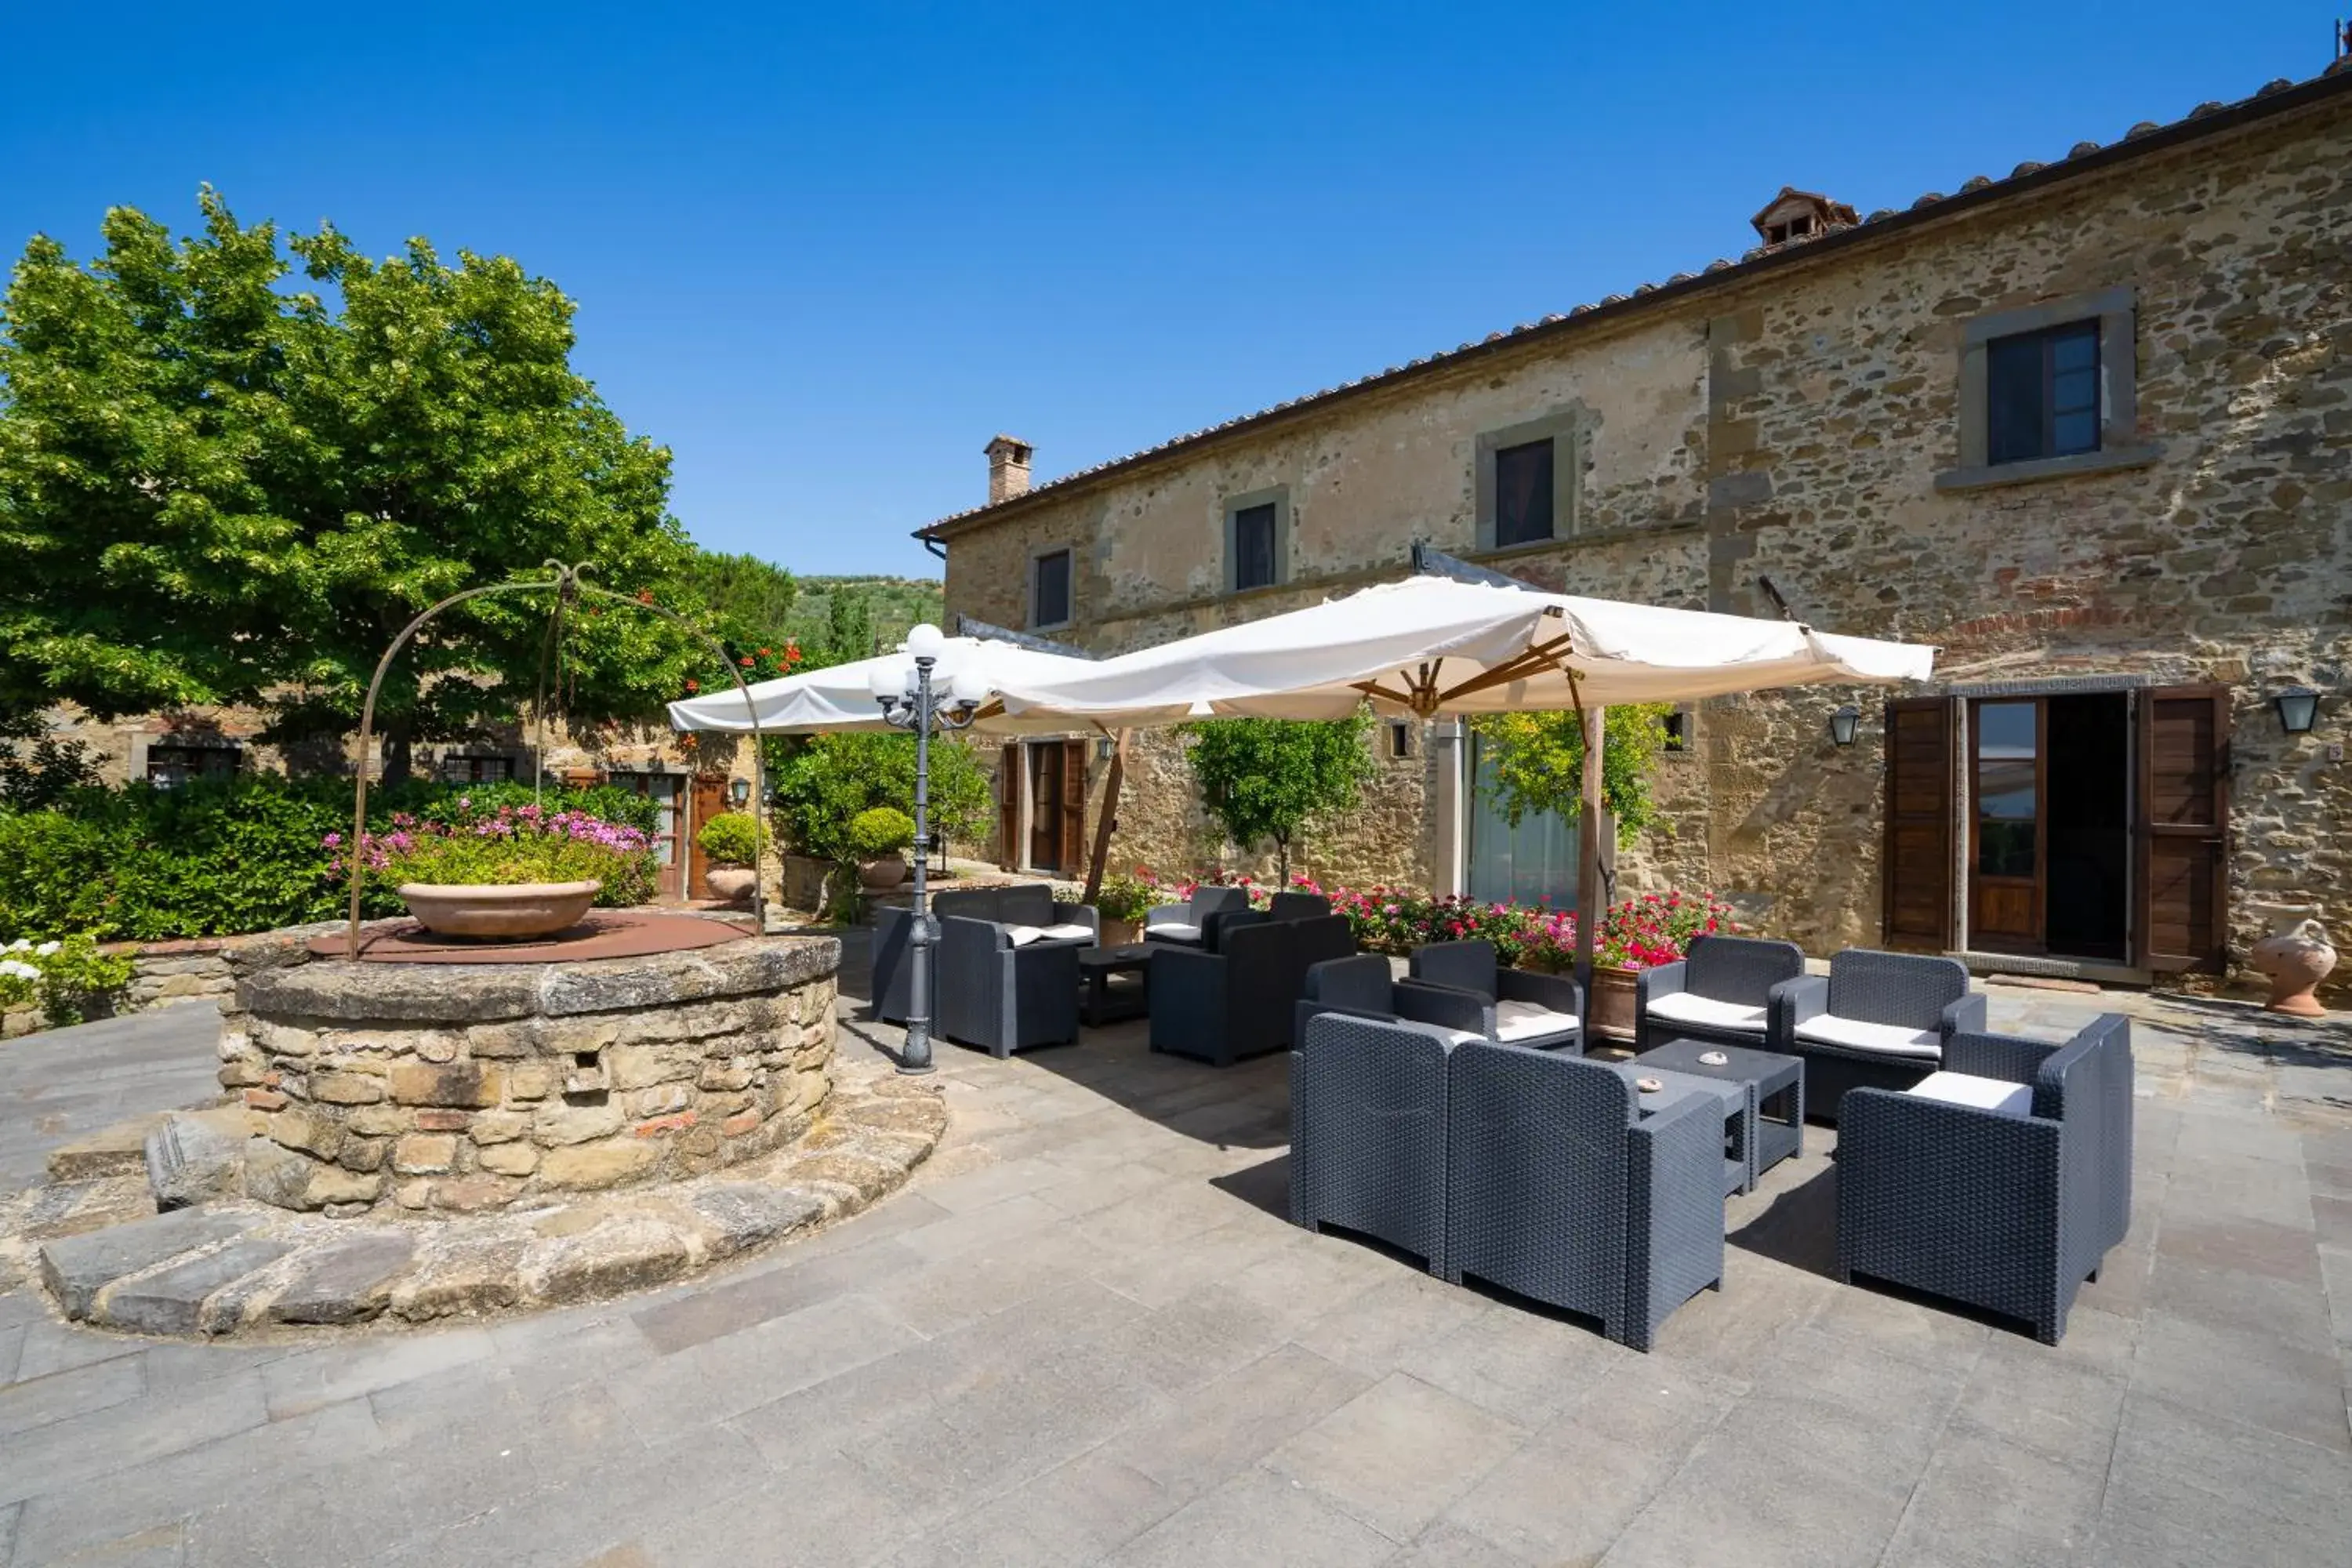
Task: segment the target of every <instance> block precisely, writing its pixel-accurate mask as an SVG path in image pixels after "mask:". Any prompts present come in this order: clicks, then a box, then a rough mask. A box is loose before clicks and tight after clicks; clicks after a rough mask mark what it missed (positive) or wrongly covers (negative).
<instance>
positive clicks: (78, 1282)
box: [41, 1209, 261, 1318]
mask: <svg viewBox="0 0 2352 1568" xmlns="http://www.w3.org/2000/svg"><path fill="white" fill-rule="evenodd" d="M260 1223H261V1219H260V1216H259V1215H242V1214H215V1213H209V1212H207V1211H205V1210H202V1209H182V1210H180V1211H178V1212H177V1213H175V1214H164V1215H156V1216H155V1217H154V1218H152V1219H142V1220H135V1221H133V1222H132V1223H131V1224H129V1225H118V1226H110V1227H109V1228H107V1229H105V1230H95V1231H91V1232H89V1234H87V1235H84V1236H72V1237H65V1238H63V1239H62V1240H58V1241H47V1242H43V1243H42V1244H41V1282H42V1283H43V1284H44V1285H46V1286H47V1287H48V1291H49V1294H50V1295H51V1296H52V1297H54V1298H56V1300H57V1303H58V1306H59V1307H61V1308H63V1309H64V1310H65V1314H66V1316H67V1317H68V1318H82V1317H86V1316H88V1315H89V1309H90V1304H91V1303H92V1302H93V1301H95V1300H97V1298H98V1293H99V1292H100V1290H103V1289H105V1288H106V1287H107V1286H109V1285H111V1284H113V1283H114V1282H115V1281H116V1280H117V1279H122V1278H124V1277H125V1276H127V1275H132V1274H141V1273H144V1272H145V1271H146V1270H148V1269H150V1268H154V1267H155V1266H156V1265H158V1264H161V1263H164V1262H168V1261H169V1260H170V1259H172V1258H177V1257H178V1256H179V1255H180V1254H182V1253H184V1252H189V1251H193V1250H194V1249H195V1248H196V1247H204V1246H207V1245H209V1244H211V1243H213V1242H216V1241H225V1240H226V1239H228V1238H229V1237H233V1236H240V1235H243V1234H244V1233H245V1232H247V1231H249V1230H251V1229H252V1228H253V1227H254V1226H257V1225H258V1224H260Z"/></svg>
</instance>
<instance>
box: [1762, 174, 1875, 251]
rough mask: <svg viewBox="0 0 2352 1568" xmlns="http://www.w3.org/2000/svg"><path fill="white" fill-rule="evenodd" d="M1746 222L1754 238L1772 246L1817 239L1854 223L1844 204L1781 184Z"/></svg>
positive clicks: (1851, 211) (1851, 208)
mask: <svg viewBox="0 0 2352 1568" xmlns="http://www.w3.org/2000/svg"><path fill="white" fill-rule="evenodd" d="M1855 221H1856V220H1855V217H1854V212H1853V207H1852V206H1850V205H1847V204H1846V203H1844V202H1833V201H1832V200H1830V198H1829V197H1827V196H1825V195H1822V194H1821V192H1819V191H1801V190H1799V189H1797V187H1796V186H1794V185H1782V186H1781V187H1780V195H1777V196H1774V197H1773V198H1772V199H1771V200H1770V201H1769V202H1768V203H1766V204H1765V206H1764V210H1763V211H1762V212H1760V213H1758V214H1757V215H1756V216H1754V217H1752V218H1749V219H1748V222H1749V223H1751V224H1753V225H1755V226H1756V233H1757V235H1758V236H1759V237H1760V238H1761V239H1762V240H1763V241H1764V243H1765V244H1766V245H1767V246H1775V245H1788V244H1791V243H1793V242H1794V241H1797V240H1801V239H1818V238H1820V237H1822V235H1825V234H1828V233H1830V232H1832V230H1835V229H1840V228H1847V227H1851V226H1853V223H1854V222H1855Z"/></svg>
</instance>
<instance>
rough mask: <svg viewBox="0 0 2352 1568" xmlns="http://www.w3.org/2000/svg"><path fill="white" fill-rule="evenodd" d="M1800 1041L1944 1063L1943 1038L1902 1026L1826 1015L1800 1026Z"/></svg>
mask: <svg viewBox="0 0 2352 1568" xmlns="http://www.w3.org/2000/svg"><path fill="white" fill-rule="evenodd" d="M1797 1038H1799V1039H1801V1040H1811V1042H1812V1043H1813V1044H1815V1045H1817V1046H1836V1047H1839V1048H1840V1049H1842V1050H1849V1051H1875V1052H1877V1053H1878V1054H1879V1055H1880V1056H1883V1057H1908V1058H1914V1059H1916V1060H1918V1061H1927V1062H1938V1061H1942V1060H1943V1059H1944V1038H1943V1037H1942V1036H1941V1035H1938V1034H1937V1033H1936V1031H1935V1030H1933V1029H1906V1028H1905V1027H1904V1026H1902V1025H1900V1024H1865V1023H1864V1022H1863V1021H1862V1020H1861V1019H1859V1018H1841V1017H1839V1016H1836V1015H1835V1014H1833V1013H1824V1014H1822V1016H1820V1017H1818V1018H1808V1019H1806V1020H1805V1021H1804V1022H1803V1023H1801V1024H1800V1025H1798V1026H1797Z"/></svg>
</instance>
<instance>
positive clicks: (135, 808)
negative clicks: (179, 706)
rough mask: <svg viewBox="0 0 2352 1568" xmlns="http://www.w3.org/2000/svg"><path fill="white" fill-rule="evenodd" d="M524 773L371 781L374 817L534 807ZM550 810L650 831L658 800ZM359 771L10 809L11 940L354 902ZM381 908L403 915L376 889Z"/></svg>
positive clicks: (387, 822)
mask: <svg viewBox="0 0 2352 1568" xmlns="http://www.w3.org/2000/svg"><path fill="white" fill-rule="evenodd" d="M530 798H531V792H530V785H528V784H423V783H417V784H406V785H403V786H400V787H397V788H391V789H371V790H370V791H369V792H368V826H369V827H370V828H371V829H372V830H374V831H383V830H385V829H387V828H388V827H390V826H391V824H392V817H393V815H394V813H395V812H404V813H407V814H409V815H411V816H417V817H421V818H425V819H426V820H435V821H446V820H448V819H449V818H450V817H451V816H454V815H456V814H457V810H458V805H457V803H458V802H459V801H460V800H468V799H469V800H471V801H472V803H473V805H475V807H476V808H480V807H482V806H484V805H488V806H493V807H495V806H497V805H502V804H509V803H511V804H514V805H527V804H529V802H530ZM542 800H543V802H544V804H545V805H547V806H548V807H549V808H550V809H551V810H579V811H585V812H589V813H591V814H593V815H594V816H601V817H604V819H605V820H607V821H611V822H622V823H627V824H628V825H630V826H635V827H641V828H644V829H646V831H648V832H650V831H652V830H653V828H654V827H655V826H656V816H657V812H658V808H657V807H656V805H655V804H654V803H653V802H652V801H650V800H647V799H646V798H645V797H643V796H641V795H635V794H633V793H631V792H629V791H627V790H622V789H615V788H613V787H611V786H609V785H599V786H597V787H596V788H593V789H583V790H572V789H549V790H548V791H546V792H545V794H544V795H543V796H542ZM351 826H352V781H351V780H349V779H332V778H327V779H284V778H280V777H278V776H277V775H275V774H270V773H252V774H244V775H240V776H238V777H236V778H233V779H221V780H192V781H190V782H189V783H187V784H183V785H181V786H180V787H178V788H176V789H168V790H161V789H156V788H154V787H152V785H149V784H131V785H129V786H128V787H126V788H122V789H78V790H74V791H71V792H69V793H68V795H65V796H64V798H62V799H61V800H60V801H59V802H58V804H57V805H55V806H52V807H50V808H48V809H46V810H41V811H25V812H0V941H9V940H14V939H16V938H18V937H31V938H34V939H35V940H40V939H44V938H48V937H62V936H67V935H69V934H72V933H74V932H79V931H87V932H89V934H90V935H92V936H95V937H97V938H98V939H99V940H100V941H101V942H111V941H132V942H158V941H162V940H164V939H166V938H171V937H204V936H232V935H237V934H240V933H243V932H246V931H271V930H274V929H276V928H278V927H279V926H289V925H299V924H302V923H304V922H306V921H323V920H332V919H334V918H335V917H336V916H337V915H339V914H341V913H342V911H343V910H344V908H345V902H344V900H346V899H347V898H348V896H349V895H348V894H347V893H346V892H345V891H344V890H343V888H342V886H341V883H340V882H335V881H332V880H331V879H329V877H328V875H327V860H328V852H327V851H326V850H324V849H322V848H321V847H320V839H321V838H323V837H325V836H326V835H328V834H330V833H336V832H341V833H342V834H345V835H347V836H348V835H349V834H350V832H351ZM364 908H365V909H366V910H367V911H368V912H369V913H370V914H376V915H392V914H398V913H399V912H400V906H399V903H398V900H395V899H394V898H393V897H392V895H391V894H390V893H389V892H382V891H371V892H370V894H369V895H368V900H367V902H366V904H365V905H364Z"/></svg>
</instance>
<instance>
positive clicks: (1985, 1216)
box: [1837, 1013, 2132, 1345]
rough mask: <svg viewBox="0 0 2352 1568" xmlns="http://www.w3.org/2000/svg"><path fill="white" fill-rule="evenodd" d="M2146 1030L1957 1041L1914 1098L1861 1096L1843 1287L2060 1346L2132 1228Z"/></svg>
mask: <svg viewBox="0 0 2352 1568" xmlns="http://www.w3.org/2000/svg"><path fill="white" fill-rule="evenodd" d="M2131 1184H2132V1054H2131V1024H2130V1021H2129V1020H2128V1019H2126V1017H2124V1016H2122V1015H2121V1014H2118V1013H2108V1014H2103V1015H2102V1016H2099V1017H2098V1018H2097V1019H2095V1020H2094V1021H2093V1022H2092V1023H2091V1025H2090V1026H2088V1027H2087V1028H2085V1029H2084V1030H2083V1031H2082V1032H2081V1033H2080V1034H2078V1035H2076V1036H2075V1037H2074V1038H2073V1039H2071V1040H2069V1041H2067V1042H2066V1043H2064V1044H2063V1045H2050V1044H2047V1043H2045V1042H2042V1041H2038V1040H2023V1039H2013V1038H2010V1037H2005V1036H2000V1035H1983V1034H1958V1035H1954V1036H1953V1037H1951V1038H1950V1040H1949V1041H1948V1042H1947V1043H1946V1046H1945V1048H1944V1068H1943V1070H1941V1071H1938V1072H1937V1073H1935V1074H1934V1075H1933V1076H1931V1077H1929V1078H1927V1079H1924V1080H1922V1081H1921V1082H1920V1083H1918V1084H1916V1085H1914V1086H1913V1087H1912V1088H1911V1089H1909V1090H1908V1091H1906V1092H1903V1093H1895V1092H1890V1091H1889V1090H1886V1089H1855V1090H1853V1092H1852V1093H1850V1094H1848V1095H1847V1096H1846V1101H1845V1106H1844V1109H1843V1111H1842V1113H1841V1116H1840V1121H1839V1127H1838V1165H1837V1198H1838V1224H1837V1246H1838V1273H1839V1276H1840V1278H1842V1279H1852V1277H1853V1276H1854V1275H1857V1274H1860V1275H1865V1276H1868V1277H1870V1278H1872V1279H1883V1280H1886V1281H1887V1282H1889V1283H1891V1284H1895V1285H1901V1286H1905V1287H1906V1288H1908V1289H1916V1290H1923V1291H1927V1292H1928V1293H1930V1294H1932V1295H1937V1296H1944V1297H1948V1298H1950V1299H1952V1300H1957V1301H1964V1302H1967V1303H1968V1304H1969V1305H1970V1306H1974V1307H1979V1308H1981V1309H1983V1310H1987V1311H1991V1312H1998V1313H2001V1314H2003V1315H2005V1316H2008V1317H2011V1318H2016V1319H2021V1320H2022V1321H2025V1322H2028V1323H2031V1324H2032V1327H2033V1333H2034V1337H2035V1338H2037V1339H2039V1340H2040V1341H2041V1342H2042V1343H2043V1344H2052V1345H2054V1344H2056V1343H2057V1342H2058V1341H2059V1339H2060V1337H2061V1336H2062V1335H2063V1334H2064V1333H2065V1331H2066V1315H2067V1313H2068V1311H2069V1310H2071V1309H2072V1308H2073V1306H2074V1297H2075V1293H2076V1292H2077V1291H2079V1290H2080V1289H2082V1286H2083V1282H2084V1280H2085V1279H2096V1278H2097V1276H2098V1269H2099V1266H2100V1264H2101V1262H2102V1261H2103V1260H2104V1259H2105V1257H2106V1255H2107V1252H2108V1250H2109V1249H2110V1248H2112V1247H2115V1246H2116V1244H2117V1243H2119V1242H2120V1241H2122V1240H2123V1238H2124V1233H2125V1232H2126V1230H2128V1229H2129V1228H2130V1226H2131Z"/></svg>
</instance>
